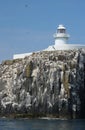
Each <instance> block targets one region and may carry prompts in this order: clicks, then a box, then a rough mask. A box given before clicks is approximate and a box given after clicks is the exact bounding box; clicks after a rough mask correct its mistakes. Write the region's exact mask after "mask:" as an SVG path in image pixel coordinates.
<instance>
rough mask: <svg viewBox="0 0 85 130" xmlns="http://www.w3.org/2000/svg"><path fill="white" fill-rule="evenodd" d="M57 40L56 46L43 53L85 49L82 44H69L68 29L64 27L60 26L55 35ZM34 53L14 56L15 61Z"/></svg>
mask: <svg viewBox="0 0 85 130" xmlns="http://www.w3.org/2000/svg"><path fill="white" fill-rule="evenodd" d="M53 36H54V39H55V44H54V45H52V46H49V47H48V48H46V49H45V50H43V51H55V50H72V49H80V48H84V49H85V45H81V44H68V39H69V37H70V36H69V34H67V33H66V28H65V27H64V26H63V25H59V26H58V28H57V31H56V33H55V34H54V35H53ZM31 54H32V53H24V54H14V55H13V59H18V58H24V57H26V56H29V55H31Z"/></svg>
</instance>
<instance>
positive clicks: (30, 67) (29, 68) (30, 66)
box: [25, 61, 33, 78]
mask: <svg viewBox="0 0 85 130" xmlns="http://www.w3.org/2000/svg"><path fill="white" fill-rule="evenodd" d="M32 70H33V63H32V61H30V63H29V64H28V65H27V66H26V68H25V76H26V77H28V78H30V77H31V74H32Z"/></svg>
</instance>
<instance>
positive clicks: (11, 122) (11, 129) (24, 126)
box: [0, 118, 85, 130]
mask: <svg viewBox="0 0 85 130" xmlns="http://www.w3.org/2000/svg"><path fill="white" fill-rule="evenodd" d="M0 130H85V120H80V119H78V120H77V119H76V120H64V119H62V120H60V119H50V118H48V119H8V118H0Z"/></svg>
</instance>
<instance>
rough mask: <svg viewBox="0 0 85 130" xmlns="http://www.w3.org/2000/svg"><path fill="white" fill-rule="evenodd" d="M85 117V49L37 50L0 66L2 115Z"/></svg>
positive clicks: (0, 108) (0, 110)
mask: <svg viewBox="0 0 85 130" xmlns="http://www.w3.org/2000/svg"><path fill="white" fill-rule="evenodd" d="M12 113H14V114H18V113H21V114H26V113H27V114H33V115H35V116H37V115H41V116H47V115H51V116H56V117H64V118H70V117H71V118H85V50H69V51H51V52H39V53H33V54H32V55H31V56H29V57H26V58H24V59H18V60H12V61H5V62H3V63H2V64H1V65H0V114H1V115H4V114H12Z"/></svg>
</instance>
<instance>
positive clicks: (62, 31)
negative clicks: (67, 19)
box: [53, 25, 69, 46]
mask: <svg viewBox="0 0 85 130" xmlns="http://www.w3.org/2000/svg"><path fill="white" fill-rule="evenodd" d="M53 36H54V39H55V46H57V45H62V46H63V45H64V44H67V43H68V38H69V34H67V33H66V28H65V27H64V26H63V25H59V26H58V28H57V31H56V33H55V34H54V35H53Z"/></svg>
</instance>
